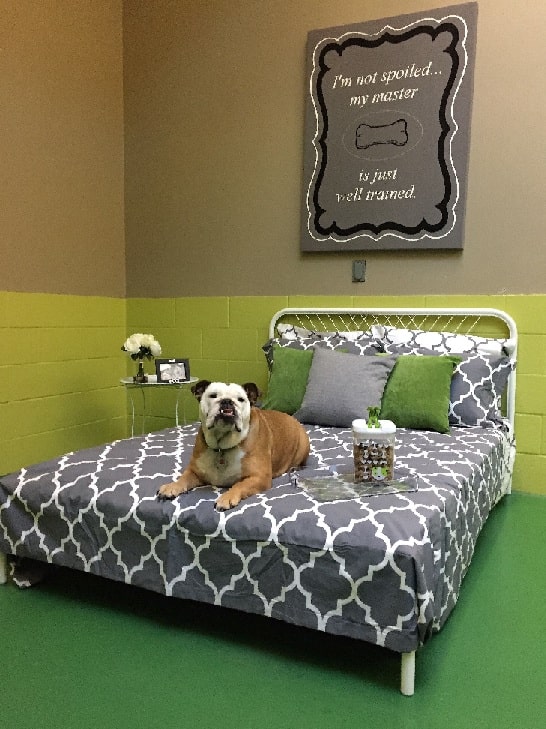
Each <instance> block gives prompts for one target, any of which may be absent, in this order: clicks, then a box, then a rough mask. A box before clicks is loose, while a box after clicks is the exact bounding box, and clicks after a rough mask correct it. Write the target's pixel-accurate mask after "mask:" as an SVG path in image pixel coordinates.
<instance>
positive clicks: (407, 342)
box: [371, 324, 511, 355]
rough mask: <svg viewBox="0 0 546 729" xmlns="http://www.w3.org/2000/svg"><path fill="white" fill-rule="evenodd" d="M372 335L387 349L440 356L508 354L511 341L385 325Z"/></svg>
mask: <svg viewBox="0 0 546 729" xmlns="http://www.w3.org/2000/svg"><path fill="white" fill-rule="evenodd" d="M371 332H372V335H373V336H374V337H375V338H376V339H377V341H378V342H380V343H382V344H383V345H384V346H385V347H388V346H389V345H392V344H395V345H404V346H406V347H410V348H414V347H418V348H421V349H429V350H433V351H434V352H436V353H438V354H456V353H460V352H463V353H464V352H481V353H482V354H496V355H501V354H506V353H507V351H508V349H509V348H510V346H511V345H510V340H509V339H491V338H488V337H480V336H477V335H473V334H457V333H453V332H428V331H424V330H423V329H399V328H397V327H392V326H384V325H383V324H374V325H373V326H372V327H371Z"/></svg>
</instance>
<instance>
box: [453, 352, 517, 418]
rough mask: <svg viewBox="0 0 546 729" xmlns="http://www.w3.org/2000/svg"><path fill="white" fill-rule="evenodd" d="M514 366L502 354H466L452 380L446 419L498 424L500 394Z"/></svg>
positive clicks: (508, 358)
mask: <svg viewBox="0 0 546 729" xmlns="http://www.w3.org/2000/svg"><path fill="white" fill-rule="evenodd" d="M513 369H514V361H513V360H511V359H510V357H506V356H504V355H501V356H497V355H487V354H480V353H474V354H465V355H462V361H461V362H460V363H459V364H458V365H457V367H456V369H455V373H454V375H453V379H452V380H451V394H450V398H449V399H450V403H449V422H450V423H451V424H452V425H460V426H471V425H481V426H482V427H484V426H487V425H491V424H493V425H498V424H500V423H501V422H502V416H501V396H502V393H503V392H504V388H505V387H506V383H507V382H508V377H509V376H510V373H511V372H512V370H513Z"/></svg>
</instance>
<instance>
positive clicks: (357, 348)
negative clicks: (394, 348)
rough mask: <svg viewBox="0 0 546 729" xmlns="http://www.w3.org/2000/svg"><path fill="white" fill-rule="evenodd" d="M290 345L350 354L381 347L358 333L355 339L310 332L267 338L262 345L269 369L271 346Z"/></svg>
mask: <svg viewBox="0 0 546 729" xmlns="http://www.w3.org/2000/svg"><path fill="white" fill-rule="evenodd" d="M274 345H276V346H277V347H290V348H292V349H315V348H322V349H330V350H332V351H340V352H347V353H351V354H369V355H371V354H377V353H378V352H382V351H383V349H382V347H381V345H380V344H378V342H377V341H376V340H375V339H374V338H373V337H371V336H369V335H366V334H360V335H359V336H358V337H356V338H355V339H347V337H346V336H344V335H339V334H327V335H324V336H322V337H319V336H317V335H316V334H314V333H312V334H311V335H310V336H308V337H304V336H301V335H300V336H297V337H291V336H290V337H284V336H282V337H280V338H275V339H269V340H268V341H267V342H266V343H265V344H264V345H263V347H262V350H263V351H264V353H265V359H266V361H267V366H268V368H269V371H270V372H271V369H272V367H273V346H274Z"/></svg>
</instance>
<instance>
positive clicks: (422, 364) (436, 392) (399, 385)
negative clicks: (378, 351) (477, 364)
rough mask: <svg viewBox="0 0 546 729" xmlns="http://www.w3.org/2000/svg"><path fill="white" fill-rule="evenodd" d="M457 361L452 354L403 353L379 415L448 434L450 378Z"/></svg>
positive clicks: (400, 423) (399, 424) (402, 424)
mask: <svg viewBox="0 0 546 729" xmlns="http://www.w3.org/2000/svg"><path fill="white" fill-rule="evenodd" d="M379 359H380V358H379ZM458 362H460V358H459V357H454V356H452V355H416V354H403V355H400V357H398V360H397V362H396V364H395V366H394V369H393V371H392V373H391V375H390V377H389V380H388V382H387V385H386V387H385V391H384V393H383V399H382V401H381V415H380V417H381V418H383V419H385V420H392V421H393V423H395V425H396V426H397V427H398V428H415V429H416V430H434V431H436V432H437V433H449V402H450V389H451V379H452V377H453V372H454V369H455V365H456V364H458Z"/></svg>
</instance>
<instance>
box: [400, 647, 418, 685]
mask: <svg viewBox="0 0 546 729" xmlns="http://www.w3.org/2000/svg"><path fill="white" fill-rule="evenodd" d="M401 668H402V671H401V680H400V691H401V692H402V693H403V694H404V696H413V693H414V691H415V651H412V652H411V653H402V666H401Z"/></svg>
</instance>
